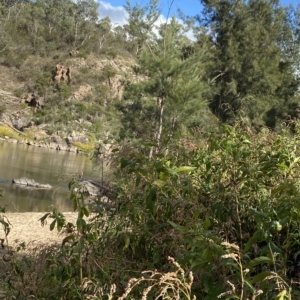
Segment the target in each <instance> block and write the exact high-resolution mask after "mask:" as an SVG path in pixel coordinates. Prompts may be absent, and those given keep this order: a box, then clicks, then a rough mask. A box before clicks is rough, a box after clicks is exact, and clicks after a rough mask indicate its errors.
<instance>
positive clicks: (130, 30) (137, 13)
mask: <svg viewBox="0 0 300 300" xmlns="http://www.w3.org/2000/svg"><path fill="white" fill-rule="evenodd" d="M158 4H159V0H149V2H148V3H147V4H146V5H145V6H142V5H140V4H138V3H135V5H131V1H130V0H126V5H125V6H124V8H125V10H126V12H127V14H128V17H127V24H125V25H124V29H125V30H126V32H127V34H128V36H129V41H130V43H131V45H132V48H133V49H134V53H135V54H136V55H137V54H139V53H140V52H141V50H142V48H143V47H144V46H145V45H147V44H149V41H150V39H151V38H153V29H154V26H155V22H156V21H157V20H158V18H159V16H160V10H159V7H158Z"/></svg>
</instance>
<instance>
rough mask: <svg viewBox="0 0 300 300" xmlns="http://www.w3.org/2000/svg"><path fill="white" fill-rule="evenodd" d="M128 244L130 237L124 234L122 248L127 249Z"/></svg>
mask: <svg viewBox="0 0 300 300" xmlns="http://www.w3.org/2000/svg"><path fill="white" fill-rule="evenodd" d="M129 245H130V237H129V236H128V235H125V245H124V247H123V250H125V249H127V248H128V246H129Z"/></svg>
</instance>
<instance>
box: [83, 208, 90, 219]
mask: <svg viewBox="0 0 300 300" xmlns="http://www.w3.org/2000/svg"><path fill="white" fill-rule="evenodd" d="M82 211H83V214H84V215H85V216H86V217H88V216H89V215H90V211H89V207H88V206H86V205H85V206H83V207H82Z"/></svg>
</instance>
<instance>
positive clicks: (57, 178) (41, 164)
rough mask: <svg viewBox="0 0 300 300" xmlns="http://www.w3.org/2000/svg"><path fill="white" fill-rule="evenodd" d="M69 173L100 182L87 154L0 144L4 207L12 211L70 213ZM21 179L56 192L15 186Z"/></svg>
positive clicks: (0, 170) (97, 172)
mask: <svg viewBox="0 0 300 300" xmlns="http://www.w3.org/2000/svg"><path fill="white" fill-rule="evenodd" d="M67 174H69V175H70V176H71V174H83V177H85V178H92V179H95V180H97V179H99V175H98V174H99V171H98V170H96V169H94V168H93V164H92V162H91V160H90V159H89V158H88V157H86V156H84V155H81V154H75V153H69V152H63V151H55V150H50V149H44V148H38V147H32V146H27V145H17V144H11V143H6V142H0V188H1V189H2V190H3V197H2V198H0V205H3V204H6V205H7V209H8V210H9V211H19V212H25V211H35V212H37V211H48V210H49V208H50V207H51V206H52V205H55V206H56V207H58V208H59V209H60V210H61V211H70V210H71V209H72V203H71V202H70V200H69V192H68V188H67V187H68V181H67V180H63V179H62V177H63V176H64V175H67ZM20 177H27V178H30V179H34V180H35V181H36V182H39V183H49V184H50V185H52V186H53V189H51V190H30V189H24V188H21V187H18V186H16V185H12V184H11V180H12V179H13V178H20Z"/></svg>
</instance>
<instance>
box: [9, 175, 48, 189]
mask: <svg viewBox="0 0 300 300" xmlns="http://www.w3.org/2000/svg"><path fill="white" fill-rule="evenodd" d="M12 183H14V184H17V185H19V186H22V187H28V188H36V189H51V188H52V186H51V185H50V184H42V183H38V182H35V181H34V180H33V179H28V178H26V177H22V178H19V179H13V180H12Z"/></svg>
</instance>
